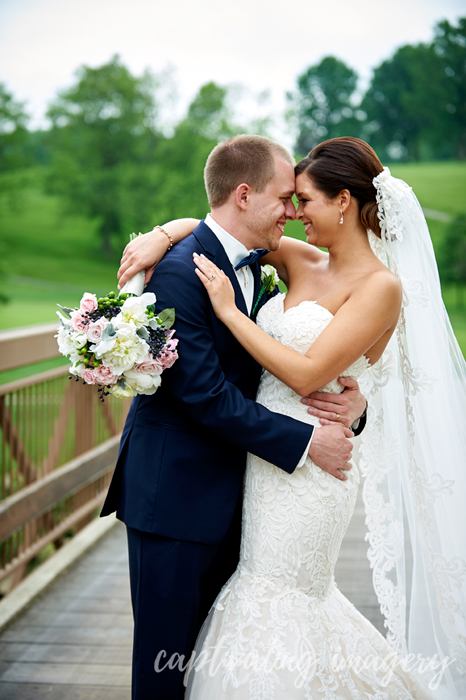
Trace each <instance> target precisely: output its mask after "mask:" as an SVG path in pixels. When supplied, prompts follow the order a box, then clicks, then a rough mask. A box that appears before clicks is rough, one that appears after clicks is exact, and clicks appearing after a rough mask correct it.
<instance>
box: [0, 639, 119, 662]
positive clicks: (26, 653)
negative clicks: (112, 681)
mask: <svg viewBox="0 0 466 700" xmlns="http://www.w3.org/2000/svg"><path fill="white" fill-rule="evenodd" d="M131 653H132V649H131V645H128V646H122V647H115V646H107V645H103V644H99V645H93V646H90V645H79V644H36V643H30V644H28V643H24V642H8V643H5V644H1V645H0V662H8V661H9V662H13V661H17V662H21V663H28V662H31V661H33V662H36V663H38V662H40V661H47V662H49V663H75V664H88V663H94V664H107V665H112V664H114V665H119V664H130V663H131Z"/></svg>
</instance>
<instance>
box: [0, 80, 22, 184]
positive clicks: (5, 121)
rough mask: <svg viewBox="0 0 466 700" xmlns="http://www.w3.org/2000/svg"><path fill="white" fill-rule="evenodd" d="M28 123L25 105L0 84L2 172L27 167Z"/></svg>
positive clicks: (0, 152) (0, 162)
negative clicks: (25, 155)
mask: <svg viewBox="0 0 466 700" xmlns="http://www.w3.org/2000/svg"><path fill="white" fill-rule="evenodd" d="M27 121H28V116H27V114H26V112H25V111H24V104H22V103H21V102H17V101H16V100H15V99H14V98H13V95H12V94H11V93H10V92H8V90H7V89H6V87H5V85H3V84H2V83H0V171H3V172H5V171H12V170H17V169H18V168H21V167H23V166H24V165H25V157H24V144H25V143H26V141H27V136H28V132H27V129H26V124H27Z"/></svg>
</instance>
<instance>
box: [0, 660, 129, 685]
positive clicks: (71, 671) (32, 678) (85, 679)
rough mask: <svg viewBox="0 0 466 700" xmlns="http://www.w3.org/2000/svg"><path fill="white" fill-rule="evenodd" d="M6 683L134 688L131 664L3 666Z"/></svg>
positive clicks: (1, 674)
mask: <svg viewBox="0 0 466 700" xmlns="http://www.w3.org/2000/svg"><path fill="white" fill-rule="evenodd" d="M0 678H1V680H2V683H5V684H7V683H51V684H53V685H55V684H63V683H66V684H68V685H104V686H116V687H117V688H118V687H120V688H121V687H127V688H130V687H131V664H120V665H114V664H111V665H105V664H94V663H88V664H85V665H83V664H68V663H59V664H54V663H49V662H45V661H42V662H40V663H34V662H29V663H20V662H18V661H15V662H13V663H4V662H0Z"/></svg>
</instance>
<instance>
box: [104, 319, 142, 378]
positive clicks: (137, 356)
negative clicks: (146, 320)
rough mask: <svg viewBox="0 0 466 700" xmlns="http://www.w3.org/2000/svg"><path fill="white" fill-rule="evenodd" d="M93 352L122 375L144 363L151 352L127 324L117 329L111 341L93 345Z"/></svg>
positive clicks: (131, 326)
mask: <svg viewBox="0 0 466 700" xmlns="http://www.w3.org/2000/svg"><path fill="white" fill-rule="evenodd" d="M91 351H92V352H94V353H95V356H96V357H97V358H99V359H100V358H102V362H103V364H104V365H105V367H109V368H110V369H111V370H112V372H113V373H114V374H117V375H120V374H123V372H125V371H126V370H129V369H131V368H132V367H133V366H134V365H135V364H136V363H139V362H142V361H143V360H144V359H145V358H146V356H147V353H148V352H149V346H148V345H147V343H146V341H145V340H142V339H141V338H140V337H139V336H138V335H137V334H136V329H135V327H134V326H133V325H132V324H129V323H125V324H123V325H121V326H120V327H119V328H115V335H113V336H112V337H111V338H110V339H109V340H102V341H101V342H100V343H99V344H98V345H91Z"/></svg>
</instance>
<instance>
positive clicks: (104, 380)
mask: <svg viewBox="0 0 466 700" xmlns="http://www.w3.org/2000/svg"><path fill="white" fill-rule="evenodd" d="M94 375H95V381H96V383H97V384H104V385H105V386H110V385H111V384H115V382H117V381H118V377H117V375H116V374H113V372H112V370H111V369H110V367H105V365H99V366H98V367H96V368H95V370H94Z"/></svg>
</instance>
